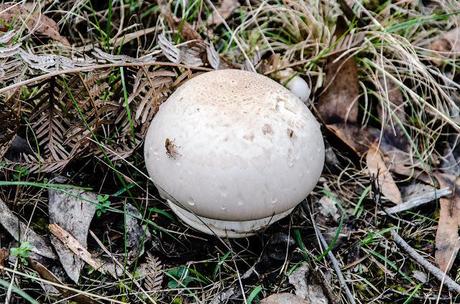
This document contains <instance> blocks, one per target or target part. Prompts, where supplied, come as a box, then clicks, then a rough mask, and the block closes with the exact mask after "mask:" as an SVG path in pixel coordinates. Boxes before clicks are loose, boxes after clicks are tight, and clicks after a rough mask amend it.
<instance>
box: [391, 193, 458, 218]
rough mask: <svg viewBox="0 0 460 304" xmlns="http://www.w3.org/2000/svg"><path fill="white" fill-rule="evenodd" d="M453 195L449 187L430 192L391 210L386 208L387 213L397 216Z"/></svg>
mask: <svg viewBox="0 0 460 304" xmlns="http://www.w3.org/2000/svg"><path fill="white" fill-rule="evenodd" d="M451 194H452V190H450V188H449V187H446V188H442V189H434V190H433V191H429V192H427V193H425V194H422V195H419V196H416V197H414V198H412V199H410V200H408V201H407V202H404V203H401V204H398V205H396V206H394V207H391V208H386V209H385V213H387V214H396V213H399V212H402V211H407V210H410V209H412V208H416V207H419V206H421V205H424V204H426V203H429V202H432V201H434V200H436V199H438V198H441V197H444V196H449V195H451Z"/></svg>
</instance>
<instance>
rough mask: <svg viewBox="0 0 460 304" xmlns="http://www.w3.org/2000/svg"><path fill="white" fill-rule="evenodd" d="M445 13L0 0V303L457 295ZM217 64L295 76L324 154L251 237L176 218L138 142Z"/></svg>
mask: <svg viewBox="0 0 460 304" xmlns="http://www.w3.org/2000/svg"><path fill="white" fill-rule="evenodd" d="M458 7H459V3H458V2H457V1H453V2H452V1H397V2H394V1H387V2H383V1H377V2H376V1H342V0H340V1H259V0H253V1H236V0H216V1H210V0H203V1H169V2H167V1H154V0H145V1H144V0H133V1H115V0H109V1H92V0H71V1H29V2H25V1H15V2H3V3H1V4H0V120H1V122H2V127H1V128H0V166H1V171H0V176H1V177H0V186H1V187H0V207H1V208H0V224H1V227H2V228H1V229H0V299H1V300H2V301H6V302H11V303H23V302H31V303H35V302H34V301H37V302H38V303H54V302H57V301H65V300H70V301H77V302H80V303H106V302H113V303H127V302H130V303H153V302H156V303H244V302H246V303H259V302H261V303H283V302H282V301H291V302H292V301H297V302H299V303H305V302H306V303H308V302H309V301H310V302H312V301H316V302H318V303H371V302H372V303H410V302H412V303H456V302H459V301H460V299H459V298H458V292H459V288H460V287H459V283H460V273H459V272H458V267H459V265H460V264H459V263H460V260H459V259H458V250H459V246H460V245H459V235H458V228H459V223H460V213H459V211H458V209H459V208H460V207H459V206H458V205H459V201H460V199H459V195H460V194H459V189H458V183H459V181H458V175H459V173H460V166H459V158H460V148H459V138H460V137H459V131H460V108H459V107H460V95H459V88H460V86H459V84H458V83H459V79H460V75H459V73H458V68H457V67H458V64H459V60H458V56H459V54H460V53H459V45H460V43H459V41H460V30H459V27H458V24H459V16H458V14H459V12H458ZM219 68H236V69H247V70H252V71H257V72H258V73H261V74H264V75H267V76H269V77H271V78H273V79H275V80H280V75H283V71H286V70H288V69H289V70H288V71H289V73H290V74H292V75H295V76H300V77H302V78H303V79H304V80H305V81H306V82H307V83H308V84H309V85H310V87H311V94H310V100H309V101H308V105H309V107H310V108H311V109H312V112H313V113H314V114H315V116H316V117H317V118H318V119H319V120H320V121H321V124H322V131H323V134H324V138H325V141H326V142H327V146H328V147H329V148H328V151H327V158H326V159H327V162H326V167H325V169H324V172H323V175H322V178H321V180H320V183H319V185H318V186H317V187H316V189H315V191H314V193H312V194H311V195H310V196H309V198H308V199H307V200H306V201H305V202H304V203H302V206H300V207H299V208H297V210H296V211H295V212H294V213H293V214H292V216H291V217H290V218H287V219H285V220H282V221H280V222H278V223H276V224H274V225H272V226H271V227H270V228H268V229H267V230H266V231H263V232H261V233H260V234H259V235H257V236H254V237H251V238H247V239H239V240H226V239H218V238H214V237H211V236H207V235H203V234H200V233H198V232H195V231H194V230H191V229H190V228H188V227H186V226H184V225H183V224H182V223H181V222H180V221H179V220H178V219H176V218H175V217H174V216H173V215H172V213H171V211H170V210H169V209H168V207H167V205H166V204H164V202H163V201H162V200H161V199H160V198H159V196H158V193H157V192H156V189H154V187H153V186H152V184H151V183H150V182H149V180H148V177H147V175H146V171H145V166H144V163H143V159H142V153H141V149H140V148H141V146H142V143H143V140H144V136H145V132H146V130H147V128H148V126H149V123H150V121H151V120H152V118H153V117H154V115H155V113H156V112H157V110H158V108H159V106H160V105H161V103H162V102H164V101H165V99H166V98H167V97H168V96H169V95H170V94H171V93H172V92H173V91H174V90H175V89H176V88H177V87H179V86H180V85H181V84H182V83H184V82H185V81H187V80H188V79H190V78H192V77H194V76H195V75H197V74H199V73H202V72H206V71H210V70H213V69H219ZM284 74H285V73H284ZM203 191H206V189H203ZM69 202H73V203H74V204H81V205H80V207H81V210H83V209H85V210H86V211H85V212H84V213H85V214H86V215H85V216H86V218H85V221H82V223H83V224H82V226H81V227H78V228H77V227H75V223H76V222H77V221H75V217H76V216H77V215H75V214H76V213H75V212H76V211H75V210H77V209H78V208H74V209H71V210H70V209H69V213H68V214H65V211H66V210H63V209H62V208H59V206H60V207H62V206H65V205H66V204H67V205H68V204H69ZM325 202H327V204H329V205H327V206H322V205H321V204H324V203H325ZM61 204H62V205H61ZM71 214H72V215H73V216H72V218H73V219H70V217H69V215H71ZM91 218H92V219H91ZM79 229H82V230H79ZM72 233H73V234H74V235H73V234H72ZM50 240H52V242H50ZM58 248H59V249H58ZM72 265H74V266H75V267H74V268H72V267H73V266H72ZM70 268H72V269H70ZM294 294H296V295H295V296H294ZM264 298H265V300H262V299H264ZM261 300H262V301H261Z"/></svg>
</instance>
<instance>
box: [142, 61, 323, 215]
mask: <svg viewBox="0 0 460 304" xmlns="http://www.w3.org/2000/svg"><path fill="white" fill-rule="evenodd" d="M144 152H145V163H146V167H147V170H148V173H149V175H150V177H151V179H152V181H153V182H154V184H155V185H156V186H157V188H158V189H159V192H160V194H161V195H162V196H163V197H164V198H167V199H169V200H170V201H172V202H175V203H177V204H179V205H180V206H181V207H182V208H184V209H186V210H187V211H189V212H192V213H194V214H196V215H198V216H203V217H206V218H209V219H218V220H224V221H247V220H255V219H261V218H266V217H270V216H273V215H276V214H280V213H283V212H286V211H287V210H289V209H292V208H293V207H295V206H296V205H297V204H298V203H300V202H301V201H302V200H303V199H305V197H306V196H307V195H308V194H309V193H310V192H311V190H312V189H313V188H314V187H315V185H316V183H317V181H318V179H319V177H320V175H321V171H322V169H323V164H324V157H325V155H324V142H323V138H322V135H321V132H320V126H319V123H318V122H317V121H316V119H315V118H314V116H313V115H312V113H311V112H310V111H309V110H308V108H307V107H306V106H305V104H304V103H303V102H302V101H301V100H299V99H298V98H297V97H296V96H295V95H294V94H292V93H291V92H290V91H289V90H287V89H286V88H284V87H283V86H282V85H280V84H278V83H277V82H275V81H273V80H271V79H270V78H268V77H265V76H262V75H260V74H256V73H252V72H247V71H241V70H217V71H213V72H208V73H204V74H201V75H199V76H196V77H194V78H192V79H190V80H189V81H187V82H186V83H184V84H183V85H182V86H180V87H179V88H178V89H177V90H176V91H175V92H174V93H173V94H172V95H171V96H170V97H169V98H168V100H167V101H166V102H165V103H163V104H162V105H161V106H160V109H159V111H158V113H157V114H156V115H155V117H154V119H153V120H152V123H151V125H150V127H149V130H148V133H147V136H146V139H145V151H144Z"/></svg>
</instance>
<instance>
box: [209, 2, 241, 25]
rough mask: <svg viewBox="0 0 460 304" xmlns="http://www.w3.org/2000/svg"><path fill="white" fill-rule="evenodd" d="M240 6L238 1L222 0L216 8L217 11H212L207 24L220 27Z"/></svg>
mask: <svg viewBox="0 0 460 304" xmlns="http://www.w3.org/2000/svg"><path fill="white" fill-rule="evenodd" d="M239 6H240V3H239V2H238V0H222V3H221V4H220V6H219V7H218V8H217V11H214V12H213V13H212V15H211V16H209V18H208V20H207V23H208V25H216V26H217V25H220V24H222V23H224V21H225V20H226V19H227V18H228V17H230V16H231V15H232V14H233V12H234V11H235V10H236V9H237V8H238V7H239Z"/></svg>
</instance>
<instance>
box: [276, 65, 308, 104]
mask: <svg viewBox="0 0 460 304" xmlns="http://www.w3.org/2000/svg"><path fill="white" fill-rule="evenodd" d="M275 77H276V78H278V79H279V81H280V82H281V83H283V84H284V85H285V86H286V88H288V89H289V90H290V91H291V93H292V94H294V95H295V96H297V97H298V98H299V99H300V100H302V101H303V102H305V103H307V101H308V98H309V97H310V93H311V90H310V86H309V85H308V83H307V82H306V81H305V80H304V79H303V78H302V77H300V76H299V75H297V74H296V72H295V71H294V70H293V69H291V68H288V69H284V70H281V71H279V72H277V73H276V74H275Z"/></svg>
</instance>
